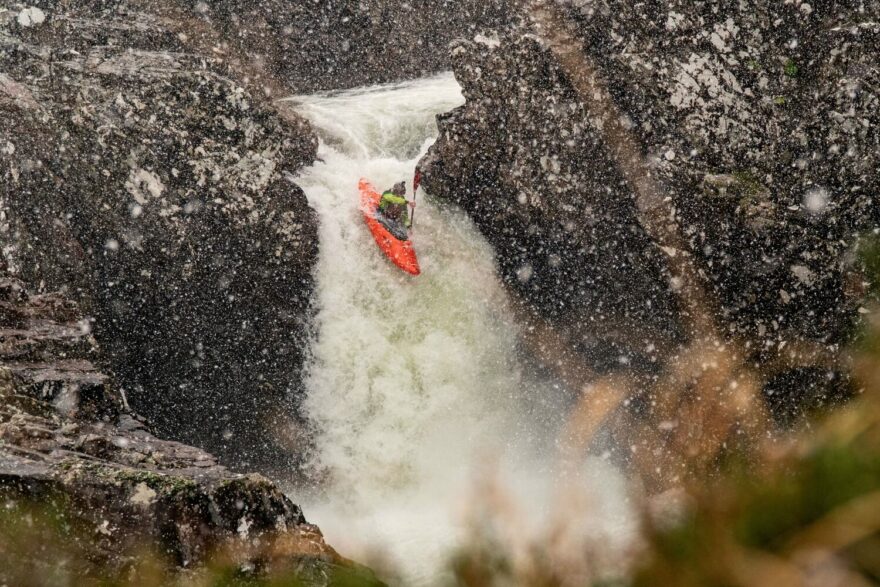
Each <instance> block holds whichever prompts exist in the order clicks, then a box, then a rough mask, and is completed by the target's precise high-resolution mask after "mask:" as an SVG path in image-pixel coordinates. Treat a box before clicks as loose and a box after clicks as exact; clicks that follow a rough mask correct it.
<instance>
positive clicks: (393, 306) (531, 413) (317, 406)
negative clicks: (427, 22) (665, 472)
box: [293, 74, 631, 584]
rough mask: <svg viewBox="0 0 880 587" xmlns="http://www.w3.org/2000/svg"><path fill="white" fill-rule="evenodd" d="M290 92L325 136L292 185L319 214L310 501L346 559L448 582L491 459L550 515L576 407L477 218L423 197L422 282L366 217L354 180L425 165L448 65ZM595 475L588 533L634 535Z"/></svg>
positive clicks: (456, 99) (533, 512)
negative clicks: (531, 355) (537, 346)
mask: <svg viewBox="0 0 880 587" xmlns="http://www.w3.org/2000/svg"><path fill="white" fill-rule="evenodd" d="M293 100H294V101H296V102H297V103H298V104H299V106H298V108H299V110H300V112H301V113H302V114H304V115H305V116H306V117H308V118H309V120H310V121H311V122H312V123H313V125H314V126H315V128H316V129H317V131H318V133H319V136H320V138H321V146H320V150H319V158H320V161H319V162H318V163H316V164H315V165H314V166H313V167H312V168H311V169H310V170H309V171H308V172H307V173H306V174H305V175H303V176H302V177H299V178H297V180H296V181H297V183H299V184H300V185H301V186H302V187H303V189H304V190H305V192H306V195H307V196H308V199H309V202H310V203H311V205H312V206H313V207H314V208H315V209H316V210H317V212H318V214H319V216H320V220H321V228H320V250H321V253H320V260H319V263H318V269H317V284H318V285H317V287H318V305H319V308H318V313H317V316H316V321H317V324H316V333H317V334H316V338H315V340H314V341H313V343H312V348H311V364H310V367H309V373H308V377H307V398H306V399H305V403H304V406H303V407H304V410H305V413H306V415H307V416H308V418H309V419H310V420H311V422H312V423H313V425H314V429H315V435H316V436H315V438H314V446H315V450H314V456H313V463H312V464H313V466H314V468H315V470H316V471H320V473H321V478H322V483H321V484H320V485H321V486H320V488H319V489H318V490H317V491H316V493H315V495H313V496H312V497H311V498H310V500H308V501H306V503H305V507H306V512H307V514H308V516H309V518H310V519H311V520H312V521H314V522H315V523H317V524H318V525H319V526H321V528H322V529H323V531H324V532H325V534H326V536H327V539H328V541H329V542H330V543H331V544H333V545H334V546H336V547H337V548H339V549H340V550H341V551H342V552H343V553H344V554H346V555H348V556H351V557H353V558H356V559H359V560H371V556H372V554H374V553H375V552H376V551H380V552H382V553H383V554H384V556H385V557H386V558H387V560H388V561H389V562H390V564H391V566H392V567H394V568H395V569H396V570H397V571H398V572H399V573H400V575H399V576H400V577H401V579H402V581H403V582H405V583H406V584H439V583H443V582H444V575H443V569H444V568H445V567H446V564H447V562H448V557H449V556H450V555H451V554H452V553H453V551H454V549H455V548H456V546H457V545H458V544H460V543H461V540H462V539H463V535H462V534H463V529H462V527H461V524H460V522H461V520H462V515H463V512H464V510H465V509H466V506H467V504H468V503H469V502H470V501H471V500H472V498H473V491H474V483H473V480H474V478H475V476H478V475H477V474H478V473H479V472H480V471H481V469H483V468H485V466H486V463H487V462H493V463H496V466H497V475H498V477H499V479H500V480H501V483H503V485H504V486H505V487H506V488H507V489H509V491H510V492H511V493H512V494H514V495H518V496H520V497H522V498H523V499H524V500H527V501H526V502H525V503H528V511H529V518H531V519H533V520H534V521H540V520H542V519H543V518H544V514H547V515H548V516H549V515H550V514H549V512H550V510H551V509H552V508H551V502H552V501H553V498H552V497H551V495H553V494H554V485H557V484H558V483H560V478H561V475H560V474H559V472H558V471H557V470H556V466H555V464H554V458H553V456H554V454H555V452H556V451H555V448H554V442H555V440H554V439H555V431H556V430H557V429H558V426H559V423H560V421H561V419H562V418H563V417H564V402H563V401H562V399H561V398H559V397H558V396H559V395H560V394H559V393H558V392H556V391H554V387H553V386H552V385H550V384H546V383H542V382H539V381H535V380H532V379H531V378H530V377H528V374H526V373H524V372H523V371H524V370H523V369H522V368H521V367H520V365H519V360H518V353H517V326H516V325H515V324H514V323H513V322H512V321H511V319H510V313H509V312H507V311H506V308H507V302H506V299H505V295H504V291H503V289H502V287H501V285H500V284H499V282H498V279H497V277H496V269H495V265H494V259H493V253H492V250H491V248H490V247H489V246H488V244H487V243H486V242H485V241H484V240H483V238H482V237H481V236H480V235H479V233H478V232H477V231H476V230H475V228H474V227H473V225H472V224H471V222H470V221H469V220H468V219H467V217H466V216H465V215H464V214H463V213H461V212H460V211H458V210H456V209H451V208H450V207H448V206H441V205H438V204H435V203H433V202H432V201H431V200H430V199H426V198H425V197H422V196H421V194H420V195H419V200H418V206H417V208H416V212H415V232H414V236H413V242H414V244H415V248H416V250H417V253H418V255H419V259H420V263H421V266H422V275H421V276H419V277H415V278H414V277H411V276H409V275H407V274H404V273H403V272H401V271H400V270H399V269H397V268H396V267H394V266H393V265H392V264H391V263H390V262H389V261H388V260H387V259H386V258H384V256H383V255H382V254H381V253H380V251H379V249H378V247H377V246H376V245H375V244H374V242H373V240H372V237H371V235H370V234H369V232H368V231H367V229H366V227H365V225H364V223H363V221H362V218H361V214H360V211H359V209H358V192H357V182H358V179H359V178H360V177H361V176H364V177H367V178H368V179H370V180H371V181H372V182H373V183H374V184H375V185H376V186H377V188H379V189H386V188H387V187H388V186H390V185H392V184H393V183H395V182H397V181H400V180H402V179H407V180H409V179H411V178H412V174H413V169H414V166H415V162H416V161H417V160H418V158H419V157H420V156H421V154H423V153H424V151H425V150H426V149H427V147H428V146H429V145H430V143H431V141H433V138H434V137H435V135H436V125H435V122H434V117H435V115H436V114H437V113H439V112H443V111H446V110H450V109H451V108H454V107H455V106H457V105H459V104H460V103H461V102H462V97H461V94H460V91H459V88H458V86H457V84H456V83H455V80H454V79H453V78H452V76H451V75H448V74H446V75H440V76H437V77H433V78H430V79H425V80H420V81H416V82H409V83H404V84H398V85H388V86H379V87H373V88H365V89H358V90H351V91H347V92H343V93H337V94H331V95H316V96H301V97H295V98H293ZM409 197H410V198H411V197H412V194H411V193H410V194H409ZM584 470H589V471H592V477H593V480H592V481H590V482H583V485H585V486H586V485H589V486H590V487H592V488H593V489H594V491H593V494H595V495H594V498H595V499H596V500H598V501H599V502H600V503H599V504H597V507H595V508H593V509H594V510H595V512H594V513H593V516H594V517H593V518H591V520H590V522H589V524H588V525H589V526H590V528H589V531H590V532H593V533H594V534H595V533H597V532H598V533H599V534H602V535H603V536H605V535H607V537H608V539H609V540H611V541H615V540H616V541H618V542H620V543H621V544H623V543H624V542H625V541H626V540H628V538H627V537H628V536H629V534H630V533H631V528H630V527H629V520H630V516H629V515H628V514H627V512H626V508H625V505H624V503H623V500H622V499H620V498H619V497H617V496H618V495H620V494H622V492H623V490H622V488H621V485H620V480H619V478H618V476H617V475H616V474H614V473H613V471H611V470H610V468H609V467H603V466H602V465H601V464H596V463H595V462H594V463H593V464H592V465H591V466H590V467H588V468H585V469H584ZM596 488H599V489H598V490H596Z"/></svg>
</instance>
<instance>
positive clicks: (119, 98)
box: [0, 1, 317, 470]
mask: <svg viewBox="0 0 880 587" xmlns="http://www.w3.org/2000/svg"><path fill="white" fill-rule="evenodd" d="M40 6H42V8H40V7H27V6H24V5H20V4H17V3H14V2H4V3H3V4H2V8H3V9H4V11H3V12H2V13H0V61H2V64H3V67H2V74H0V145H2V147H0V173H2V185H0V202H2V208H3V217H2V227H0V239H2V246H3V254H4V259H5V262H6V264H7V265H8V266H9V269H10V270H11V271H12V272H13V273H14V274H15V275H17V276H19V277H21V278H22V279H24V280H25V281H26V282H28V283H30V284H33V285H34V287H36V288H37V289H38V290H39V291H41V292H42V291H54V290H58V291H62V292H64V293H65V294H66V295H67V296H69V297H70V298H71V299H72V300H73V301H74V302H77V303H79V304H81V305H82V307H83V309H84V311H85V312H86V313H87V314H88V315H89V316H92V317H94V333H95V336H96V337H97V338H98V340H99V341H100V343H101V345H102V347H103V351H104V353H105V356H106V359H107V361H108V366H109V367H110V368H111V369H112V371H113V372H114V373H115V374H116V375H117V376H118V377H119V381H120V383H121V384H122V386H123V388H124V389H125V390H126V392H127V395H128V399H129V401H130V403H131V405H132V406H133V407H134V408H135V409H136V410H138V411H139V412H141V413H142V414H143V415H145V416H147V417H148V418H149V419H150V420H151V421H152V422H154V424H155V425H156V429H157V431H158V432H159V433H160V434H162V435H165V436H170V437H172V438H176V439H178V440H182V441H185V442H189V443H193V444H197V445H199V446H201V447H203V448H206V449H208V450H210V451H212V452H215V453H216V454H218V455H219V456H220V457H221V458H222V459H223V460H224V461H225V462H226V463H229V464H233V465H235V466H237V467H239V468H252V467H259V468H261V469H262V470H268V469H270V468H272V467H279V468H287V467H289V466H290V465H291V463H292V461H293V460H295V454H296V450H295V449H296V446H295V443H294V444H292V441H291V440H290V438H289V429H290V427H291V417H290V415H289V414H291V413H292V410H291V409H290V406H289V404H288V401H287V400H288V398H289V397H290V396H291V395H295V394H296V392H297V389H296V385H297V381H299V378H300V371H301V368H302V363H303V353H304V345H305V341H306V338H307V334H308V333H307V331H308V326H307V322H308V311H307V310H308V306H309V299H310V295H311V289H312V285H311V284H312V277H311V269H312V265H313V263H314V261H315V257H316V245H315V242H316V219H315V216H314V213H313V212H312V210H311V209H310V208H309V207H308V205H307V202H306V200H305V197H304V195H303V194H302V192H301V191H300V190H299V189H298V188H297V187H296V186H294V185H292V184H290V183H289V182H288V181H286V180H285V179H284V178H283V174H284V173H285V172H295V171H296V170H298V169H299V168H301V167H302V166H303V165H307V164H310V163H311V161H312V160H313V158H314V156H315V150H316V147H317V140H316V138H315V137H314V135H313V133H312V131H311V129H310V128H309V127H308V125H307V123H306V122H305V121H304V120H301V119H299V118H297V117H296V116H295V115H291V114H290V113H285V115H284V116H281V115H279V113H278V112H277V111H276V110H275V108H274V106H273V105H272V104H271V103H270V102H269V101H267V100H266V99H264V98H263V96H262V95H261V94H254V93H252V92H250V91H249V90H248V89H246V87H245V86H243V85H242V84H241V83H238V82H237V81H235V79H236V78H235V76H236V75H239V74H238V73H237V72H235V71H232V70H231V69H229V68H228V67H227V64H226V62H225V61H224V60H223V59H222V58H219V57H216V56H212V55H210V54H199V53H197V52H194V51H192V50H190V49H189V48H188V45H186V44H185V43H184V40H186V39H185V36H184V35H181V34H179V33H176V32H174V31H173V30H171V29H169V28H168V26H166V24H165V22H164V21H163V20H162V19H161V18H159V17H158V16H156V15H154V14H152V13H150V12H145V11H144V10H141V9H140V8H138V7H137V6H135V5H133V4H128V3H126V2H123V1H120V2H82V3H65V4H56V3H44V4H41V5H40Z"/></svg>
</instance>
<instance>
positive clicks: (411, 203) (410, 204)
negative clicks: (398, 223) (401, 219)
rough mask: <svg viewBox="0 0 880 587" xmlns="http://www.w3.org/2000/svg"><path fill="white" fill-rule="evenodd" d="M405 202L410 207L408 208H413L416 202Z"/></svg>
mask: <svg viewBox="0 0 880 587" xmlns="http://www.w3.org/2000/svg"><path fill="white" fill-rule="evenodd" d="M407 204H409V207H410V208H415V207H416V203H415V202H407Z"/></svg>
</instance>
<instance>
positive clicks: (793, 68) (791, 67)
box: [783, 59, 798, 77]
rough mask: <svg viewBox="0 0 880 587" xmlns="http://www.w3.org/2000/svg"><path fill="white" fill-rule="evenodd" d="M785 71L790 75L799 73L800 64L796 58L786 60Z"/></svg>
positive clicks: (793, 75)
mask: <svg viewBox="0 0 880 587" xmlns="http://www.w3.org/2000/svg"><path fill="white" fill-rule="evenodd" d="M783 71H785V75H787V76H788V77H797V75H798V66H797V63H795V62H794V60H792V59H789V60H788V61H786V62H785V66H784V67H783Z"/></svg>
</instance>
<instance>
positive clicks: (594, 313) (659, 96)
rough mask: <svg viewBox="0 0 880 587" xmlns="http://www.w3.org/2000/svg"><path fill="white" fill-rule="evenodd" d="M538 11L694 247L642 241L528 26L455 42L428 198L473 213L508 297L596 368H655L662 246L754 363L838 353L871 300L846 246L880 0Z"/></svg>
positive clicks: (673, 322)
mask: <svg viewBox="0 0 880 587" xmlns="http://www.w3.org/2000/svg"><path fill="white" fill-rule="evenodd" d="M554 4H555V6H556V7H557V9H559V10H561V11H562V12H563V13H564V15H565V18H566V19H567V20H568V21H569V23H571V24H572V25H573V26H574V27H575V28H576V30H577V33H576V35H577V39H578V42H579V44H580V46H579V47H577V49H579V50H582V51H584V52H586V53H587V54H588V55H590V57H591V58H592V59H593V60H594V62H595V64H596V66H597V68H598V70H599V76H600V78H601V80H602V82H604V84H606V85H607V86H608V89H609V91H610V93H611V95H612V97H613V99H614V101H615V102H616V105H617V107H618V108H619V109H620V110H621V111H622V112H623V113H624V117H625V120H624V122H625V126H626V127H628V128H629V129H630V131H631V132H632V133H634V134H635V136H636V137H637V138H638V140H639V141H640V143H641V145H642V146H643V154H644V156H645V158H646V159H647V161H649V165H650V169H649V172H650V173H651V174H652V175H653V176H655V177H657V178H659V179H660V180H661V182H662V184H663V186H664V187H665V189H666V190H667V193H668V197H669V198H671V201H672V204H673V207H674V214H675V220H676V221H677V222H678V223H679V224H680V225H681V226H682V227H683V232H684V234H685V236H686V238H687V241H688V244H689V251H686V252H684V253H683V252H681V251H663V250H660V249H659V248H658V247H656V246H655V245H654V244H652V243H651V242H650V239H649V238H648V237H647V235H646V234H645V232H644V230H643V228H642V227H641V226H640V225H639V223H638V222H637V221H636V215H635V208H634V199H633V192H632V190H631V188H630V186H628V185H627V184H626V183H625V181H624V180H623V179H622V177H621V174H620V172H619V171H618V169H617V168H616V165H615V163H614V160H613V157H612V156H611V154H610V149H609V146H608V145H607V144H605V143H604V141H603V134H602V132H601V131H600V129H599V128H598V127H597V124H599V122H598V121H597V120H593V119H591V118H590V116H589V114H588V109H587V108H586V107H585V104H584V103H583V102H582V101H581V98H580V97H579V96H578V95H577V93H576V92H575V91H574V90H573V88H572V84H571V83H570V80H568V79H567V78H566V76H565V74H564V73H563V72H562V71H561V69H560V68H559V67H558V64H557V63H556V62H555V61H554V59H553V57H552V55H551V52H550V50H549V49H548V47H547V46H546V45H545V44H544V42H543V41H542V39H541V37H540V35H536V34H535V30H534V28H533V23H532V22H531V21H530V20H528V19H525V20H522V21H519V22H517V23H516V24H515V25H513V26H511V27H507V28H505V29H502V30H501V31H500V32H499V34H498V36H497V38H494V39H483V40H481V41H467V42H460V43H458V44H457V45H456V46H455V47H454V48H453V50H452V59H453V68H454V71H455V74H456V77H457V79H458V80H459V82H460V84H461V85H462V88H463V92H464V95H465V97H466V99H467V103H466V104H465V105H464V106H462V107H461V108H459V109H457V110H455V111H453V112H451V113H449V114H447V115H444V116H442V117H441V118H440V121H439V122H440V128H441V135H440V139H439V140H438V141H437V143H436V144H435V145H434V146H433V147H432V149H431V150H430V152H429V153H428V155H427V156H426V157H425V159H424V160H423V161H422V163H421V168H422V170H423V172H424V174H425V180H424V181H425V185H426V186H427V189H428V190H429V191H430V192H431V193H433V194H436V195H439V196H441V197H444V198H447V199H449V200H451V201H454V202H456V203H458V204H459V205H461V206H462V207H464V208H465V209H466V210H467V211H468V212H469V213H470V214H471V216H472V217H473V218H474V220H475V222H476V223H477V224H478V226H479V227H480V228H481V230H482V231H483V232H484V234H485V235H486V236H487V237H488V238H489V240H490V241H491V242H492V244H493V245H494V246H495V247H496V249H497V251H498V256H499V263H500V266H501V271H502V273H503V277H504V279H505V280H506V281H507V282H508V284H509V285H510V286H511V288H512V289H513V290H515V291H516V292H518V293H519V294H520V295H521V296H522V297H523V298H524V299H525V300H526V301H527V302H528V304H529V305H530V306H531V307H532V308H533V309H534V310H536V311H537V312H539V314H540V315H541V316H543V317H544V318H546V319H548V320H550V321H551V322H552V323H554V324H555V325H557V326H558V327H559V328H560V329H562V330H564V331H566V332H567V335H568V338H569V340H571V341H572V342H573V344H574V347H575V348H578V349H579V350H580V351H581V352H582V353H583V354H584V355H585V356H587V357H590V358H591V360H592V362H593V363H594V364H595V365H596V366H597V367H598V368H599V369H600V370H611V369H614V368H615V366H617V365H619V364H620V363H621V362H624V363H627V364H635V365H642V366H643V367H644V368H646V369H647V370H649V371H650V370H651V368H652V367H651V365H652V364H653V362H654V361H656V360H657V358H658V355H659V356H660V357H662V354H663V350H662V349H664V348H667V349H674V348H676V343H677V342H678V341H680V340H681V339H682V337H683V336H684V333H683V330H682V327H681V324H680V322H679V320H678V318H677V309H676V304H677V302H676V299H675V294H674V291H673V290H674V283H670V279H669V275H668V274H667V270H666V267H665V260H664V256H665V255H674V254H691V255H693V256H694V257H695V259H696V260H697V263H698V266H699V267H700V270H701V272H703V273H705V275H706V277H707V279H708V281H709V283H710V284H711V288H712V290H713V291H712V294H713V295H714V296H715V297H716V298H717V299H718V300H719V302H720V306H721V314H722V315H721V316H720V317H719V318H721V320H722V322H723V324H724V325H725V328H727V329H729V333H730V334H731V335H732V336H735V337H738V338H740V339H742V340H745V341H747V344H748V345H749V348H750V350H751V351H752V352H753V359H755V360H756V361H758V362H765V363H766V362H771V361H773V360H774V359H775V358H777V357H778V356H779V355H780V354H782V352H783V349H784V348H785V347H786V345H790V346H788V349H792V348H793V346H795V347H796V346H797V345H798V344H806V345H808V346H810V347H811V348H816V347H818V348H820V349H827V350H829V351H830V352H834V351H835V350H836V349H837V348H838V346H837V345H839V344H840V343H841V342H843V341H845V340H847V337H848V336H849V334H850V333H851V326H852V324H853V322H854V320H856V319H857V316H858V308H859V304H860V299H861V295H862V294H863V293H864V291H865V284H864V283H863V280H862V279H861V278H860V277H859V276H858V272H857V266H856V265H857V263H856V261H855V258H856V253H855V249H856V242H857V239H858V237H859V235H861V234H863V233H865V232H867V231H870V230H872V229H874V227H876V226H877V221H878V219H880V217H878V215H880V207H878V205H877V200H876V193H877V189H878V183H880V180H878V174H877V171H876V170H877V168H878V163H880V161H878V157H880V148H878V147H880V130H878V129H880V124H878V123H880V119H878V116H880V114H878V112H880V110H878V104H880V85H878V82H880V77H878V76H880V73H878V72H880V63H878V55H880V23H878V20H877V15H878V14H880V5H878V3H877V2H871V1H868V2H816V3H807V2H801V1H793V2H786V3H776V4H773V5H772V6H769V5H768V4H767V3H763V2H740V1H712V2H707V1H699V2H604V1H601V0H595V1H581V2H555V3H554ZM792 345H793V346H792ZM786 352H788V351H786ZM829 377H830V378H831V381H830V383H829ZM786 381H788V383H786ZM772 385H779V386H781V387H786V386H787V387H788V390H789V391H790V390H791V388H793V387H797V388H798V390H799V391H798V393H802V394H805V395H807V396H809V397H810V398H811V399H810V400H809V401H815V402H822V401H826V400H827V397H826V395H827V394H828V393H829V388H831V389H834V388H835V387H837V386H838V383H837V382H836V379H835V375H834V373H829V372H828V371H826V370H824V369H817V370H814V369H795V370H791V371H788V372H782V373H780V379H779V380H778V381H777V382H776V383H775V384H772ZM772 385H771V387H772ZM782 403H784V402H780V405H781V404H782Z"/></svg>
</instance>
